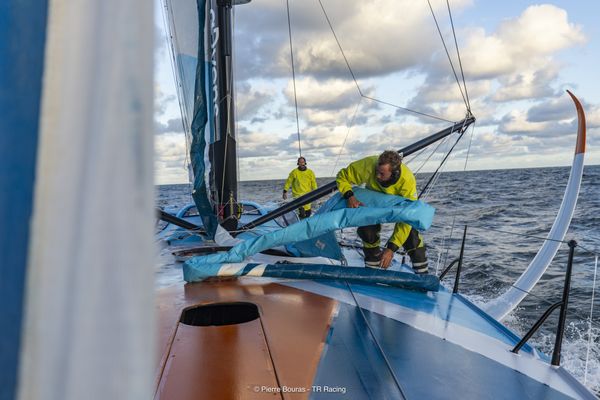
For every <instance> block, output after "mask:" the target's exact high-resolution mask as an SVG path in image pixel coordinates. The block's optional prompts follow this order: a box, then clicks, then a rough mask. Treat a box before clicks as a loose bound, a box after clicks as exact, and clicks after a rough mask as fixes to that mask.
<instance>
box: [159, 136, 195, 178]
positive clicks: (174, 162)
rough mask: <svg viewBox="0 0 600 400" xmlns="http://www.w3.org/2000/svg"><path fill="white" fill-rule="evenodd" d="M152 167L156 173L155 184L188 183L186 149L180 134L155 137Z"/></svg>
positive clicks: (183, 138)
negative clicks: (153, 166)
mask: <svg viewBox="0 0 600 400" xmlns="http://www.w3.org/2000/svg"><path fill="white" fill-rule="evenodd" d="M154 154H155V159H154V165H155V170H156V171H157V173H156V176H155V182H156V183H157V184H165V183H185V182H187V181H188V173H187V168H186V154H187V147H186V144H185V137H184V135H181V134H179V135H178V134H172V133H167V134H164V135H159V136H156V137H155V140H154Z"/></svg>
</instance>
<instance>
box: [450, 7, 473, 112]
mask: <svg viewBox="0 0 600 400" xmlns="http://www.w3.org/2000/svg"><path fill="white" fill-rule="evenodd" d="M446 5H447V6H448V16H449V17H450V25H451V26H452V36H453V37H454V46H455V47H456V55H457V57H458V65H459V67H460V74H461V76H462V81H463V86H464V87H465V96H466V97H467V110H469V112H470V111H471V102H470V100H469V92H468V91H467V82H466V81H465V73H464V71H463V66H462V60H461V58H460V51H459V50H458V42H457V40H456V31H455V30H454V20H453V19H452V11H451V10H450V2H449V1H448V0H446Z"/></svg>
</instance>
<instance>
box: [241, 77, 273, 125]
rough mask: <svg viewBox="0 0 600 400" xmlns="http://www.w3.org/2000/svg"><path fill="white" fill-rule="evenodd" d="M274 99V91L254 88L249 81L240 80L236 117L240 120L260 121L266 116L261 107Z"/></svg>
mask: <svg viewBox="0 0 600 400" xmlns="http://www.w3.org/2000/svg"><path fill="white" fill-rule="evenodd" d="M272 100H273V93H272V92H269V91H267V90H258V89H254V88H253V87H252V85H251V84H250V83H249V82H240V83H239V84H237V85H236V103H235V105H236V118H237V119H238V120H239V121H245V120H253V121H254V122H260V121H261V119H265V118H266V116H263V114H264V113H263V114H261V112H260V111H261V109H262V108H263V107H264V106H265V105H267V104H269V103H270V102H271V101H272Z"/></svg>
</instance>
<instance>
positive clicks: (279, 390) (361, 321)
mask: <svg viewBox="0 0 600 400" xmlns="http://www.w3.org/2000/svg"><path fill="white" fill-rule="evenodd" d="M237 3H239V2H237ZM168 4H169V7H168V9H169V11H170V14H169V23H170V29H171V36H172V37H179V38H181V37H182V36H183V35H185V37H186V39H185V43H184V44H182V43H178V42H177V41H175V42H174V49H173V50H174V54H175V59H176V60H177V63H176V65H177V70H178V76H179V79H180V83H181V86H180V87H181V93H180V95H183V96H184V98H185V96H186V93H187V96H188V97H189V98H191V99H193V107H192V105H190V104H189V103H186V102H185V101H183V102H182V103H183V105H182V109H183V110H184V120H187V121H188V122H189V123H188V125H187V126H189V127H190V133H191V134H192V136H193V141H192V149H193V150H192V151H193V153H192V156H191V159H192V162H193V170H194V200H195V203H196V205H197V209H198V211H199V212H200V214H201V216H202V222H203V223H202V233H201V234H200V236H202V237H203V239H202V244H201V246H200V248H202V247H206V248H207V249H208V251H207V252H208V253H209V254H205V255H203V256H200V257H194V258H192V259H189V260H188V261H187V262H186V263H185V264H184V267H183V270H184V279H185V280H186V281H187V282H188V283H187V284H185V285H180V284H176V285H171V286H169V287H166V288H163V289H161V290H160V291H159V302H158V309H159V326H160V328H159V336H160V338H159V342H160V350H161V354H162V356H161V359H160V362H159V364H158V367H157V370H156V395H155V398H156V399H197V398H263V397H267V396H269V397H270V396H276V397H281V398H325V397H329V396H332V395H336V394H337V395H344V396H348V397H349V398H356V399H362V398H390V399H397V398H427V399H429V398H432V399H445V398H456V397H457V396H461V397H465V398H477V399H480V398H494V399H498V398H500V399H501V398H506V399H514V398H557V399H558V398H589V399H592V398H595V396H594V395H593V394H592V393H591V392H589V391H588V390H587V389H586V388H585V387H584V386H583V385H581V384H580V383H579V382H577V381H576V380H575V379H574V378H573V377H572V376H571V375H569V374H568V372H566V371H565V370H564V369H563V368H562V367H560V366H559V363H560V343H559V341H558V340H557V348H555V352H554V354H553V357H552V363H549V362H548V361H549V360H548V358H547V356H545V355H543V354H541V353H540V352H538V351H537V350H536V349H535V348H533V347H531V346H529V345H527V344H526V340H527V339H528V338H527V337H526V338H525V340H519V337H518V336H517V335H515V334H514V333H512V332H511V331H509V330H508V329H507V328H505V327H504V326H503V325H502V324H500V323H499V322H498V321H497V320H496V319H494V318H492V317H491V316H490V315H489V314H487V313H486V312H484V311H483V310H481V309H480V308H478V307H477V306H475V305H474V304H473V303H471V302H470V301H469V300H468V299H466V298H465V297H463V296H461V295H460V294H459V293H458V282H459V276H460V268H461V261H460V260H461V259H462V256H461V257H459V259H458V260H459V261H458V272H457V279H456V283H455V288H454V290H452V291H450V290H448V289H446V288H445V287H443V286H441V285H440V284H439V280H438V278H436V277H434V276H426V277H419V276H415V275H414V274H412V273H411V272H410V270H407V269H404V266H402V265H400V266H399V270H397V271H373V270H368V269H365V268H362V265H361V266H359V265H360V264H356V260H352V259H349V258H348V257H338V258H336V257H333V256H331V257H329V256H330V255H331V254H332V253H333V254H339V253H338V252H337V251H336V250H338V248H336V247H335V246H336V244H335V243H331V240H329V239H331V233H332V231H333V230H335V229H336V228H339V225H336V223H337V222H339V221H345V223H346V225H345V226H360V224H361V223H363V224H364V223H365V222H366V221H371V222H370V223H377V222H397V221H404V222H407V223H412V224H415V226H421V228H422V229H426V228H427V225H428V221H429V222H430V219H429V220H428V218H431V217H432V214H431V213H429V214H428V208H427V205H425V204H424V203H417V204H418V207H419V210H418V211H419V212H418V213H417V214H418V217H417V218H416V220H412V221H410V222H409V221H408V220H407V216H406V215H402V209H403V207H406V206H410V205H412V204H404V205H402V204H387V203H382V199H380V198H373V199H370V198H369V199H367V197H368V196H369V194H368V193H366V192H365V193H360V194H358V195H357V196H363V195H364V196H365V201H363V202H365V203H367V204H372V205H373V207H369V209H368V210H367V211H365V210H348V209H345V208H344V207H343V202H342V206H341V207H340V198H339V195H337V196H338V197H337V198H336V196H333V197H332V198H331V199H330V200H329V201H328V202H327V203H326V205H325V206H324V209H321V210H319V212H318V213H317V216H316V217H313V218H310V219H308V220H303V221H301V222H297V223H294V224H291V225H289V226H281V227H274V230H266V231H264V232H263V233H257V231H258V229H256V228H257V227H261V226H263V225H262V224H263V223H265V222H268V221H272V220H273V219H274V218H276V217H278V216H281V215H284V214H285V213H286V212H288V211H290V210H293V209H294V208H296V207H298V206H299V205H301V204H303V202H310V201H312V200H314V199H315V198H317V197H319V196H321V195H323V194H324V193H328V192H331V191H333V190H335V187H334V185H333V184H330V185H325V186H323V187H322V188H320V189H318V190H317V191H315V192H313V193H311V194H308V195H306V196H303V197H301V198H298V199H296V200H295V201H294V202H292V203H291V204H289V205H287V206H283V207H281V208H279V209H276V210H273V211H271V212H268V213H266V214H264V215H262V216H259V217H258V218H256V219H254V220H253V221H252V222H250V223H247V224H245V225H244V226H242V227H241V228H237V227H236V225H237V219H238V218H237V216H238V215H239V211H238V208H239V207H238V204H239V203H238V202H237V199H236V198H235V196H234V194H235V190H233V189H232V187H229V189H226V190H225V191H224V192H223V191H219V187H226V186H227V185H228V183H226V179H225V178H223V180H221V181H219V182H220V185H219V184H217V185H216V188H215V189H214V192H213V189H211V187H215V185H214V180H215V174H211V173H206V165H209V164H210V165H212V164H214V163H215V162H216V161H217V160H218V157H217V156H215V154H217V153H220V154H221V157H222V158H223V159H224V161H225V163H227V162H230V161H231V160H230V158H229V156H230V155H229V154H228V153H226V152H221V151H219V150H218V149H226V148H229V146H230V145H231V143H232V140H234V135H233V125H232V123H231V121H232V119H233V118H232V113H231V110H233V104H232V98H233V95H232V85H231V82H232V77H231V69H230V66H231V64H232V61H231V57H232V53H231V51H230V48H229V47H228V46H227V44H228V43H230V38H231V28H230V25H229V24H228V21H230V18H231V8H232V7H233V6H234V5H235V4H236V2H221V1H207V2H203V1H198V2H195V1H171V2H170V3H168ZM194 16H195V17H197V18H193V17H194ZM174 32H175V33H174ZM198 32H204V34H205V36H204V37H201V36H199V35H198ZM188 35H189V36H188ZM194 35H195V36H194ZM221 39H223V40H221ZM193 43H196V44H197V47H196V48H194V47H193V46H191V47H187V45H190V44H193ZM219 54H220V56H219ZM192 89H193V90H192ZM186 91H187V92H186ZM191 93H193V95H191ZM572 97H573V100H574V101H575V104H576V108H577V112H578V115H579V136H578V146H577V150H576V159H581V158H582V153H583V151H584V148H585V146H584V142H585V118H584V114H583V109H582V108H581V105H580V104H579V102H578V101H577V100H576V98H575V97H574V96H572ZM186 112H187V113H188V114H187V116H186V114H185V113H186ZM472 122H473V118H472V116H470V115H467V117H466V118H465V120H463V121H461V122H459V123H457V124H454V125H452V126H451V127H449V128H447V129H445V130H443V131H441V132H439V133H437V134H435V135H433V136H431V137H428V138H425V139H423V140H422V141H420V142H417V143H415V144H413V145H411V146H408V147H407V148H404V149H402V150H403V153H404V154H405V155H407V154H411V153H413V152H415V151H417V150H419V149H421V148H423V147H424V146H425V145H428V144H430V143H433V142H435V141H436V140H438V139H439V138H440V137H443V136H447V135H450V134H455V133H457V134H458V135H462V134H463V133H464V131H465V130H466V127H468V125H469V124H471V123H472ZM217 131H219V132H217ZM213 136H214V137H213ZM207 138H208V140H207ZM219 140H221V141H225V144H220V145H213V146H212V147H211V146H210V145H209V144H210V143H213V141H214V143H216V142H218V141H219ZM227 140H229V142H228V143H229V144H227ZM207 148H208V149H209V150H207ZM198 150H200V151H198ZM194 151H195V153H194ZM207 154H208V155H209V157H201V155H207ZM203 160H204V161H203ZM206 160H208V161H206ZM232 170H233V169H232ZM227 171H230V170H228V169H227V167H221V173H217V174H216V176H217V177H225V176H230V175H227V174H229V172H227ZM579 179H580V177H579ZM577 180H578V178H577V177H574V178H573V182H577ZM211 183H212V184H211ZM577 186H578V183H577ZM211 193H213V194H211ZM375 197H376V196H375ZM359 198H360V197H359ZM360 199H361V200H362V198H360ZM370 202H372V203H370ZM377 205H379V207H377ZM389 207H398V208H399V211H398V213H397V215H396V214H395V215H394V217H392V218H390V217H389V216H388V215H383V214H381V215H379V214H377V210H378V209H387V208H389ZM205 211H206V212H207V214H205ZM336 213H337V214H336ZM567 214H568V213H567ZM394 218H397V219H394ZM172 221H173V222H174V223H182V222H181V221H177V220H175V219H172ZM232 221H235V223H233V222H232ZM223 222H226V223H225V224H223ZM419 224H421V225H419ZM221 225H223V228H225V229H222V228H220V226H221ZM284 225H285V224H284ZM332 226H333V227H332ZM232 227H233V229H232ZM195 229H196V230H197V231H199V230H200V227H196V228H195ZM225 230H229V231H230V233H232V234H233V235H235V234H237V237H236V238H235V239H233V238H231V235H229V234H227V233H226V232H224V231H225ZM239 231H242V232H239ZM246 233H247V234H246ZM303 234H304V235H305V236H300V239H298V235H303ZM219 236H220V237H219ZM223 237H224V238H225V239H223ZM289 238H294V240H292V241H290V240H289ZM232 239H233V241H231V240H232ZM221 240H225V241H224V242H220V241H221ZM297 240H302V243H305V242H308V243H309V246H307V247H305V253H302V252H300V253H299V255H298V254H293V253H292V252H288V253H287V254H283V255H281V254H280V255H274V254H265V253H261V252H262V251H265V250H267V249H272V248H274V247H275V246H287V245H293V244H297V243H295V242H296V241H297ZM317 242H319V246H314V245H315V244H316V243H317ZM219 243H230V245H229V246H230V247H231V248H230V249H222V250H228V251H227V252H221V253H214V250H215V247H214V246H215V244H219ZM463 244H464V240H463ZM330 245H331V246H330ZM223 247H225V246H223ZM315 247H317V248H322V249H328V251H329V250H331V249H333V251H332V253H326V252H325V251H323V252H318V251H315ZM285 250H288V249H287V248H285V249H284V251H285ZM201 253H202V251H201ZM341 253H342V254H343V251H342V252H341ZM309 256H313V257H314V256H318V257H319V259H318V260H315V259H311V258H310V257H309ZM325 259H326V260H329V261H328V263H325V262H323V260H325ZM451 266H452V265H451ZM567 282H568V277H567ZM566 288H567V290H566V293H568V284H566ZM566 303H567V302H566V300H564V301H563V303H562V304H563V307H566ZM563 322H564V321H563ZM558 336H559V337H560V335H558ZM511 350H512V351H511Z"/></svg>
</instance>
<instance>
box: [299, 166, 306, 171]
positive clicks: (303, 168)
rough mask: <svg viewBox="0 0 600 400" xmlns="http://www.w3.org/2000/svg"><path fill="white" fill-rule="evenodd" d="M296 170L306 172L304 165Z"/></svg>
mask: <svg viewBox="0 0 600 400" xmlns="http://www.w3.org/2000/svg"><path fill="white" fill-rule="evenodd" d="M298 169H299V170H300V171H306V165H299V166H298Z"/></svg>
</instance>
